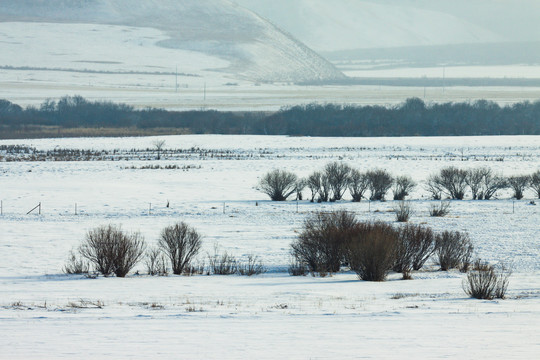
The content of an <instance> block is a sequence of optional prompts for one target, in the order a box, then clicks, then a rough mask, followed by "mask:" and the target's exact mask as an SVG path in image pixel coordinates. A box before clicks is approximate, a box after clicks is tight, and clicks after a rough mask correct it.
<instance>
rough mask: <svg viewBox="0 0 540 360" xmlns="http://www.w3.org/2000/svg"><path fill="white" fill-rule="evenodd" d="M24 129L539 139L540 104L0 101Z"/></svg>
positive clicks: (3, 112)
mask: <svg viewBox="0 0 540 360" xmlns="http://www.w3.org/2000/svg"><path fill="white" fill-rule="evenodd" d="M29 127H58V128H70V129H77V128H96V129H99V128H134V129H141V130H151V129H177V130H178V129H181V130H182V131H183V132H184V133H191V134H251V135H291V136H358V137H361V136H466V135H540V100H539V101H535V102H529V101H525V102H520V103H515V104H512V105H506V106H500V105H498V104H497V103H495V102H492V101H487V100H477V101H475V102H461V103H452V102H447V103H433V104H432V103H429V104H426V103H425V102H424V101H423V100H421V99H419V98H410V99H407V100H406V101H405V102H403V103H401V104H399V105H396V106H390V107H386V106H379V105H366V106H358V105H338V104H307V105H297V106H290V107H284V108H282V109H280V110H279V111H276V112H272V113H267V112H252V111H245V112H231V111H216V110H192V111H168V110H164V109H156V108H146V109H135V108H134V107H133V106H130V105H126V104H121V103H113V102H109V101H89V100H87V99H84V98H83V97H81V96H66V97H62V98H60V99H59V100H57V101H56V100H46V101H44V102H43V103H42V104H41V105H40V106H28V107H26V108H23V107H21V106H20V105H17V104H14V103H12V102H10V101H8V100H1V99H0V130H4V131H6V130H14V129H17V130H21V129H22V130H24V129H25V128H29ZM0 137H1V132H0Z"/></svg>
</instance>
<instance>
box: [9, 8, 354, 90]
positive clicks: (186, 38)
mask: <svg viewBox="0 0 540 360" xmlns="http://www.w3.org/2000/svg"><path fill="white" fill-rule="evenodd" d="M0 21H2V22H25V23H27V27H25V28H27V29H28V31H29V32H33V31H32V29H29V27H32V26H33V25H32V23H59V24H63V25H65V26H62V27H61V28H62V29H61V30H60V31H59V32H57V33H56V32H54V31H52V33H51V34H50V35H51V36H52V37H53V38H51V39H50V47H54V46H55V44H56V43H61V42H62V41H63V39H64V37H65V36H72V35H73V33H74V32H77V31H79V30H80V26H78V27H74V28H73V30H70V29H69V25H66V24H79V25H81V24H101V25H116V26H129V27H137V28H152V29H157V30H159V31H161V32H162V33H163V34H164V35H166V36H165V37H162V38H161V39H160V41H158V42H156V43H155V44H153V45H158V46H159V47H161V48H166V49H172V50H183V51H184V52H179V53H178V59H173V61H172V63H173V64H174V63H189V62H190V61H189V59H186V58H185V56H186V53H185V51H190V52H198V53H203V54H205V55H207V56H211V57H214V58H219V59H221V60H222V61H223V60H225V61H227V62H228V65H227V66H226V67H222V66H223V63H220V62H216V65H218V66H219V65H220V66H219V67H220V69H219V71H220V72H224V73H226V74H227V75H229V77H231V78H233V79H244V80H250V81H262V82H302V81H317V80H320V81H324V80H334V79H339V78H342V77H343V75H342V74H341V73H340V72H339V71H338V70H336V69H335V68H334V67H333V66H332V65H331V64H330V63H329V62H327V61H326V60H324V59H323V58H321V57H320V56H319V55H317V54H316V53H314V52H313V51H311V50H310V49H309V48H307V47H306V46H305V45H303V44H302V43H300V42H298V41H296V40H295V39H294V38H292V37H291V36H289V35H288V34H286V33H284V32H282V31H281V30H279V29H278V28H276V27H275V26H274V25H272V24H271V23H269V22H268V21H266V20H264V19H262V18H260V17H259V16H257V15H256V14H254V13H253V12H251V11H249V10H247V9H244V8H242V7H240V6H238V5H236V4H233V3H231V2H229V1H227V0H197V1H189V0H184V1H174V0H145V1H130V0H91V1H88V0H49V1H42V0H20V1H17V2H13V1H11V0H0ZM58 28H60V27H58ZM34 30H35V29H34ZM10 33H11V34H10V35H11V36H17V33H14V32H13V31H10ZM70 33H71V34H70ZM21 38H24V36H23V37H21ZM108 38H109V37H108V36H107V34H104V35H103V36H102V37H101V41H102V42H103V44H102V46H104V47H105V46H107V41H108ZM0 40H2V39H0ZM143 40H144V38H143ZM21 41H23V40H21V39H20V38H17V39H16V41H14V42H21ZM141 41H142V40H141ZM4 43H5V42H4ZM21 45H22V47H21V48H22V49H24V50H25V52H26V53H25V54H19V55H20V57H21V58H26V59H40V58H41V57H42V55H43V54H40V53H39V51H38V50H36V49H35V47H29V46H24V45H25V44H24V43H23V44H21ZM79 46H81V47H84V46H85V41H84V39H81V41H80V42H79ZM111 46H114V49H115V51H116V52H117V53H121V52H122V50H123V49H122V47H118V44H116V43H115V44H111ZM2 47H4V45H2ZM73 51H81V50H80V49H73ZM171 54H173V55H171V56H175V55H174V52H172V53H171ZM196 59H197V58H196V57H195V61H197V60H196ZM0 60H2V61H3V62H4V63H3V64H1V65H10V66H17V64H14V63H10V64H7V63H6V61H8V60H9V59H8V60H6V59H5V58H4V59H0ZM98 60H99V61H101V62H102V63H104V62H106V61H109V59H106V58H102V59H98ZM160 60H161V59H156V61H157V62H160ZM147 61H148V62H149V65H150V63H151V62H152V59H151V58H148V59H147ZM58 62H59V65H58V66H59V67H62V66H67V65H66V64H63V63H62V57H58ZM276 64H279V65H276ZM36 66H37V65H36ZM212 70H216V69H212Z"/></svg>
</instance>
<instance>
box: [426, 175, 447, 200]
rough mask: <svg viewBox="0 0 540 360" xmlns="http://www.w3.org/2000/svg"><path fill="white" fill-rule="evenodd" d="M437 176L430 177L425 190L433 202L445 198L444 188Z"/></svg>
mask: <svg viewBox="0 0 540 360" xmlns="http://www.w3.org/2000/svg"><path fill="white" fill-rule="evenodd" d="M439 182H440V181H439V177H438V176H437V175H430V176H429V178H428V179H427V181H426V185H425V189H426V191H428V192H429V193H430V194H431V198H432V199H433V200H441V199H442V196H443V192H444V190H443V187H442V186H441V185H440V184H439Z"/></svg>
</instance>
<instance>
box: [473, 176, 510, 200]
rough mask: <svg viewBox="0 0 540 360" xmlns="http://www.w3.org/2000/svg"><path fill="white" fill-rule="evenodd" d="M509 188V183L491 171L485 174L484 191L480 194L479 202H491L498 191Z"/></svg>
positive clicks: (483, 180)
mask: <svg viewBox="0 0 540 360" xmlns="http://www.w3.org/2000/svg"><path fill="white" fill-rule="evenodd" d="M507 187H508V182H507V181H506V179H505V178H504V177H503V176H501V175H496V174H493V172H492V171H491V170H489V171H486V172H484V177H483V179H482V190H481V192H480V193H479V194H478V199H479V200H482V199H484V200H490V199H491V198H492V197H493V196H495V195H496V193H497V191H499V190H502V189H505V188H507Z"/></svg>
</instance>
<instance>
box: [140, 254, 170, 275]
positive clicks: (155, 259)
mask: <svg viewBox="0 0 540 360" xmlns="http://www.w3.org/2000/svg"><path fill="white" fill-rule="evenodd" d="M145 264H146V272H147V273H148V275H151V276H156V275H159V276H165V275H167V259H166V258H165V255H163V251H162V250H161V249H160V248H159V247H157V248H152V249H150V250H148V251H147V252H146V260H145Z"/></svg>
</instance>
